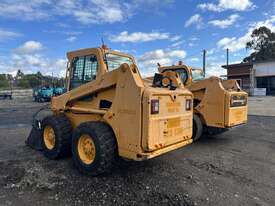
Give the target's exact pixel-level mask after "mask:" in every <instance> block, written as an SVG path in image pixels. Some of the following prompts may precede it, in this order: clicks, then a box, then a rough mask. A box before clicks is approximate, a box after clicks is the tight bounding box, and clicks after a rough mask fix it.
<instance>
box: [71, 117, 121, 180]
mask: <svg viewBox="0 0 275 206" xmlns="http://www.w3.org/2000/svg"><path fill="white" fill-rule="evenodd" d="M83 134H87V135H89V136H90V137H91V138H92V140H93V142H94V145H95V150H96V155H95V159H94V161H93V162H92V163H91V164H89V165H88V164H85V163H84V162H83V161H82V160H81V159H80V157H79V154H78V150H77V147H78V141H79V138H80V136H81V135H83ZM72 154H73V160H74V163H75V166H76V167H77V168H78V170H79V171H80V172H81V173H84V174H86V175H90V176H97V175H100V174H103V173H107V172H110V170H111V169H112V167H113V166H114V163H115V159H116V157H117V143H116V139H115V135H114V133H113V130H112V128H111V127H110V126H108V125H107V124H105V123H104V122H85V123H82V124H81V125H79V126H78V127H77V128H76V130H75V131H74V133H73V137H72Z"/></svg>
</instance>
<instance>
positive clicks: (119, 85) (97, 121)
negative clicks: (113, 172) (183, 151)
mask: <svg viewBox="0 0 275 206" xmlns="http://www.w3.org/2000/svg"><path fill="white" fill-rule="evenodd" d="M67 57H68V70H67V92H66V93H65V94H63V95H60V96H58V97H53V98H52V101H51V112H52V115H50V116H47V117H45V118H44V119H43V120H42V121H41V124H40V125H41V127H40V128H41V137H40V138H41V144H42V150H43V153H44V154H45V156H46V157H48V158H50V159H56V158H59V157H62V156H65V155H67V154H70V153H71V152H72V156H73V159H74V162H75V165H76V167H77V168H78V169H79V170H80V171H81V172H84V173H87V174H90V175H98V174H100V173H103V172H106V171H109V170H110V168H111V167H112V165H113V164H114V163H115V161H116V157H118V156H120V157H122V158H126V159H130V160H136V161H142V160H147V159H150V158H154V157H157V156H159V155H162V154H165V153H167V152H170V151H173V150H175V149H178V148H181V147H183V146H185V145H188V144H190V143H192V118H193V108H192V106H191V105H192V102H193V95H192V93H191V92H190V91H189V90H187V89H186V88H184V86H183V84H181V81H180V79H179V77H178V78H174V77H173V78H172V77H171V76H169V75H166V76H165V78H163V76H162V77H160V76H159V75H158V74H156V75H155V76H156V77H155V79H156V81H155V83H154V84H153V83H152V82H150V81H145V80H143V79H142V78H141V75H140V73H139V70H138V68H137V66H136V63H135V59H134V57H132V56H130V55H127V54H123V53H120V52H115V51H111V50H109V49H107V48H106V47H105V46H104V47H102V48H91V49H82V50H78V51H73V52H69V53H68V54H67ZM160 79H162V80H163V79H165V80H163V82H164V83H166V84H165V85H160V84H158V83H157V81H158V80H160ZM38 125H39V124H38Z"/></svg>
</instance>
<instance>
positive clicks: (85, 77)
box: [70, 55, 98, 89]
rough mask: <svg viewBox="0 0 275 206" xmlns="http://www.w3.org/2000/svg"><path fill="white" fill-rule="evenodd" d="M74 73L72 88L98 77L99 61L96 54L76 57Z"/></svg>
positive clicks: (73, 63)
mask: <svg viewBox="0 0 275 206" xmlns="http://www.w3.org/2000/svg"><path fill="white" fill-rule="evenodd" d="M72 70H73V74H72V77H71V83H70V89H74V88H77V87H79V86H80V85H82V84H85V83H87V82H90V81H92V80H95V79H96V74H97V70H98V61H97V58H96V56H95V55H89V56H82V57H75V58H74V59H73V62H72Z"/></svg>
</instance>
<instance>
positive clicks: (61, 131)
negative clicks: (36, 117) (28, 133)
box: [42, 115, 72, 159]
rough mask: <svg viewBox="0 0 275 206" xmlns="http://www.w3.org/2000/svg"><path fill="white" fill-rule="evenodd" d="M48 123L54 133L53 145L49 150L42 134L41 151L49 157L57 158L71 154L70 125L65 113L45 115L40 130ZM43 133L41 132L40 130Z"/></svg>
mask: <svg viewBox="0 0 275 206" xmlns="http://www.w3.org/2000/svg"><path fill="white" fill-rule="evenodd" d="M47 125H49V126H51V127H52V128H53V130H54V133H55V146H54V148H53V149H51V150H49V149H48V148H47V147H46V145H45V142H44V138H43V136H42V151H43V154H44V155H45V156H46V157H47V158H49V159H58V158H62V157H66V156H69V155H71V141H72V126H71V122H70V121H69V119H68V118H67V117H66V116H65V115H52V116H47V117H45V118H44V119H43V121H42V131H44V129H45V127H46V126H47ZM42 135H43V132H42Z"/></svg>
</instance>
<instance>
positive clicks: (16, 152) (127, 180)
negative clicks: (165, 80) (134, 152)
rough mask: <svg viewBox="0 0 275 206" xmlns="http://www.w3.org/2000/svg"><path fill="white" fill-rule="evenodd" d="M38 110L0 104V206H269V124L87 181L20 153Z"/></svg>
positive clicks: (254, 122)
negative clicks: (33, 115)
mask: <svg viewBox="0 0 275 206" xmlns="http://www.w3.org/2000/svg"><path fill="white" fill-rule="evenodd" d="M40 107H41V104H38V103H32V102H30V101H29V100H21V101H20V102H18V101H15V100H13V101H9V100H5V101H1V102H0V205H15V206H17V205H18V206H24V205H26V206H29V205H53V206H55V205H186V206H192V205H202V206H205V205H221V206H234V205H238V206H239V205H255V206H256V205H257V206H260V205H261V206H264V205H270V206H272V205H275V181H274V180H275V152H274V151H275V128H274V123H275V117H264V116H250V117H249V123H248V125H246V126H244V127H240V128H235V129H232V130H230V131H229V132H227V133H224V134H223V135H220V136H217V137H215V138H204V139H203V140H202V141H200V142H198V143H194V144H192V145H189V146H187V147H184V148H182V149H179V150H177V151H174V152H171V153H168V154H166V155H163V156H161V157H158V158H155V159H152V160H149V161H145V162H121V163H120V164H119V165H118V166H116V168H114V170H113V172H112V173H111V174H108V175H104V176H99V177H94V178H91V177H87V176H84V175H82V174H80V173H79V172H78V171H77V170H76V169H75V168H74V166H73V162H72V160H71V158H67V159H62V160H58V161H52V160H48V159H46V158H44V157H43V155H42V154H41V153H39V152H37V151H34V150H32V149H30V148H28V147H26V146H25V144H24V141H25V139H26V137H27V136H28V134H29V132H30V129H31V126H30V125H31V119H32V118H31V116H32V114H33V112H34V111H36V110H37V109H38V108H40Z"/></svg>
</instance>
